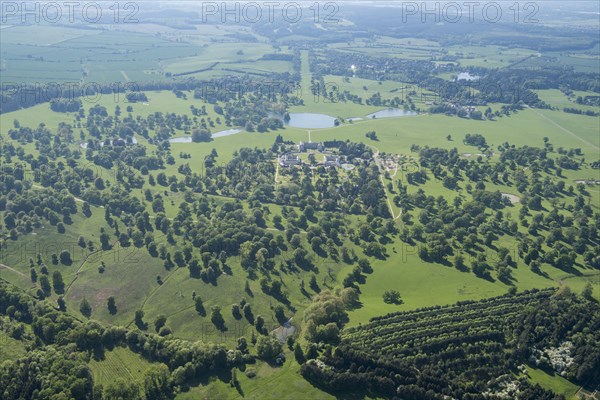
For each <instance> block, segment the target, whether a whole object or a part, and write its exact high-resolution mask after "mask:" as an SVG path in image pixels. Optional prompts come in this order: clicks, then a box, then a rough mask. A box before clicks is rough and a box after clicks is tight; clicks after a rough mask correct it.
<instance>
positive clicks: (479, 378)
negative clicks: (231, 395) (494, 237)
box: [302, 290, 600, 400]
mask: <svg viewBox="0 0 600 400" xmlns="http://www.w3.org/2000/svg"><path fill="white" fill-rule="evenodd" d="M599 311H600V309H599V308H598V304H596V303H595V302H590V301H589V300H586V299H581V298H579V297H578V296H576V295H574V294H572V293H570V292H568V291H567V292H559V293H555V292H554V291H553V290H545V291H539V292H538V291H532V292H524V293H521V294H518V295H506V296H503V297H500V298H493V299H488V300H484V301H480V302H462V303H459V304H456V305H453V306H446V307H433V308H428V309H418V310H414V311H409V312H398V313H395V314H390V315H386V316H383V317H377V318H373V319H372V320H371V322H370V323H369V324H367V325H363V326H360V327H356V328H347V329H345V330H344V332H343V333H342V341H341V344H340V345H339V346H337V347H336V348H334V349H332V348H331V347H328V346H327V347H325V348H324V349H323V352H322V354H321V355H320V356H319V357H318V358H316V359H311V360H309V361H307V362H306V363H305V364H303V366H302V374H303V376H304V377H305V378H307V379H309V380H310V381H311V382H314V383H315V384H317V385H320V386H322V387H324V388H327V389H329V390H332V391H334V392H345V393H364V394H368V395H372V396H382V397H385V398H402V399H444V398H447V397H448V396H451V397H453V398H461V399H484V398H502V396H509V397H511V398H515V399H523V400H525V399H531V400H533V399H541V398H547V399H560V398H561V396H557V395H554V394H552V393H551V392H547V391H544V390H543V389H541V388H540V387H539V386H533V387H532V386H531V384H530V383H528V382H527V380H526V379H522V377H521V375H522V372H521V370H522V367H521V365H522V364H523V363H525V362H532V360H534V362H535V363H537V364H538V365H539V366H541V367H542V368H545V369H547V370H549V371H552V370H554V369H556V370H558V371H561V370H562V369H561V366H560V365H558V364H557V365H553V363H554V362H555V361H556V360H554V359H552V358H547V357H545V356H544V357H543V360H541V361H540V360H539V359H537V360H536V358H535V356H534V355H533V351H534V349H540V350H541V352H542V353H543V352H544V350H546V349H550V348H553V347H558V346H559V345H560V344H561V343H563V342H565V341H570V342H572V346H571V348H570V353H569V354H570V355H569V356H570V357H572V359H573V363H572V364H570V366H569V367H568V368H567V369H566V370H565V371H564V372H563V373H562V374H563V375H564V376H567V377H569V378H570V379H573V380H575V381H577V382H580V383H581V384H585V383H588V382H593V381H595V380H597V379H598V378H599V376H598V371H599V370H600V347H599V346H598V343H600V341H599V339H600V338H599V337H598V327H599V324H600V319H599V317H598V316H599V315H600V314H599ZM540 327H543V329H540ZM492 393H495V394H492Z"/></svg>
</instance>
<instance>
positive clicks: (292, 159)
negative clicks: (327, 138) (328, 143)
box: [279, 142, 342, 167]
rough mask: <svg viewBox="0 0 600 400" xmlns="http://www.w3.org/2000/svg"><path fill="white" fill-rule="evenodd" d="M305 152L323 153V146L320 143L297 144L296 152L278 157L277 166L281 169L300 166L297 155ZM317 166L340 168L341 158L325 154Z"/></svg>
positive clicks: (300, 161) (300, 162)
mask: <svg viewBox="0 0 600 400" xmlns="http://www.w3.org/2000/svg"><path fill="white" fill-rule="evenodd" d="M307 150H316V151H318V152H325V145H324V144H323V143H322V142H318V143H315V142H300V144H298V152H297V153H296V152H289V153H285V154H283V155H281V156H279V165H280V166H282V167H294V166H300V165H302V160H301V159H300V156H299V155H298V154H299V153H304V152H306V151H307ZM317 165H322V166H325V167H340V166H341V165H342V162H341V158H340V156H338V155H335V154H325V155H324V156H323V161H321V162H320V163H318V164H317Z"/></svg>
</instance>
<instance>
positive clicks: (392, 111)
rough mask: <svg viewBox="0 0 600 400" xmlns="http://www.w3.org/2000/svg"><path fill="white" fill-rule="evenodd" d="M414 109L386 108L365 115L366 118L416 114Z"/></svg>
mask: <svg viewBox="0 0 600 400" xmlns="http://www.w3.org/2000/svg"><path fill="white" fill-rule="evenodd" d="M417 114H418V113H417V112H416V111H406V110H402V109H400V108H387V109H385V110H380V111H377V112H374V113H372V114H369V115H367V118H390V117H407V116H409V115H417Z"/></svg>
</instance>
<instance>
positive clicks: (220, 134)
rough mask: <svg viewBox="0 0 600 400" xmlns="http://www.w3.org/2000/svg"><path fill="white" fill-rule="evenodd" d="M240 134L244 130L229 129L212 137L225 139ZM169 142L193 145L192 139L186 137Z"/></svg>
mask: <svg viewBox="0 0 600 400" xmlns="http://www.w3.org/2000/svg"><path fill="white" fill-rule="evenodd" d="M240 132H242V129H238V128H233V129H227V130H226V131H221V132H216V133H213V134H212V137H213V138H219V137H223V136H229V135H235V134H236V133H240ZM169 142H170V143H192V137H191V136H184V137H178V138H173V139H169Z"/></svg>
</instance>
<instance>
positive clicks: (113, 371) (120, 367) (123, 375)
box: [89, 347, 152, 386]
mask: <svg viewBox="0 0 600 400" xmlns="http://www.w3.org/2000/svg"><path fill="white" fill-rule="evenodd" d="M89 365H90V369H91V370H92V374H93V376H94V382H97V383H99V384H102V385H104V386H106V385H108V384H110V383H112V382H114V381H115V380H116V379H118V378H120V379H125V380H127V381H134V382H137V383H142V384H143V380H144V373H145V372H146V371H147V370H148V369H149V368H150V367H151V366H152V363H150V362H148V361H146V360H145V359H143V358H142V357H140V356H139V355H138V354H135V353H133V352H131V351H130V350H128V349H126V348H122V347H117V348H115V349H114V350H111V351H107V352H105V353H104V358H103V359H101V360H95V359H92V360H91V361H90V363H89Z"/></svg>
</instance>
